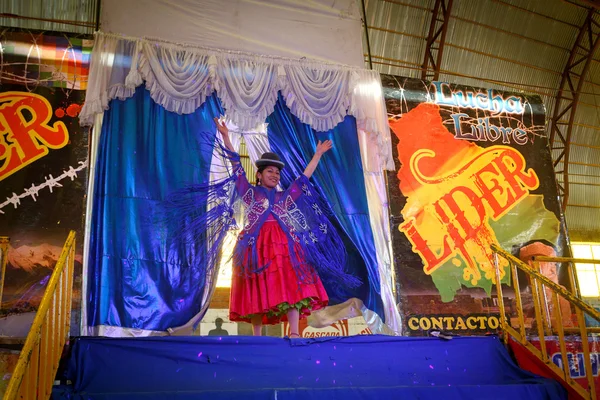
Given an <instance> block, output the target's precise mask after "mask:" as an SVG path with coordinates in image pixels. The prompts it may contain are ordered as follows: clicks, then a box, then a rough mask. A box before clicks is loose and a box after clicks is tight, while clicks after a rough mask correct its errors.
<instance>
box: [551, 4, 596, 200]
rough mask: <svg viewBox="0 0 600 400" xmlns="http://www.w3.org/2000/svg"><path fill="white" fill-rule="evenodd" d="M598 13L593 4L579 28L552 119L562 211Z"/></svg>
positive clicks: (562, 78)
mask: <svg viewBox="0 0 600 400" xmlns="http://www.w3.org/2000/svg"><path fill="white" fill-rule="evenodd" d="M595 14H596V10H595V9H594V8H590V9H589V10H588V14H587V17H586V18H585V21H584V22H583V24H582V25H581V27H580V28H579V33H578V35H577V39H576V40H575V43H574V44H573V47H572V48H571V52H570V55H569V59H568V61H567V63H566V65H565V67H564V69H563V73H562V77H561V82H560V86H559V90H558V93H557V94H556V101H555V103H554V112H553V114H552V118H551V119H550V148H551V149H552V150H555V151H553V156H554V166H555V170H556V174H557V175H560V174H562V182H563V184H562V185H559V193H558V194H559V196H560V197H561V200H562V209H563V211H564V210H565V209H566V207H567V204H568V202H569V153H570V146H571V134H572V132H573V125H574V123H575V114H576V113H577V105H578V103H579V97H580V95H581V91H582V88H583V85H584V83H585V79H586V76H587V74H588V71H589V68H590V64H591V61H592V59H593V56H594V53H595V52H596V50H597V49H598V47H599V46H600V27H599V26H598V25H597V24H596V23H595V21H594V20H593V18H594V15H595ZM565 120H566V121H568V123H567V124H565V123H564V121H565ZM560 163H563V166H562V170H560V171H558V170H557V168H556V167H557V166H558V164H560Z"/></svg>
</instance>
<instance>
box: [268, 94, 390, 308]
mask: <svg viewBox="0 0 600 400" xmlns="http://www.w3.org/2000/svg"><path fill="white" fill-rule="evenodd" d="M267 122H268V124H269V125H268V134H269V143H270V146H271V150H272V151H274V152H276V153H277V154H279V155H280V156H281V158H282V159H283V161H284V162H285V163H286V168H285V169H284V170H283V171H282V177H281V181H282V185H283V186H284V187H286V186H287V185H289V184H290V183H291V182H292V180H293V179H295V178H296V177H297V176H299V175H300V174H302V172H303V171H304V168H305V167H306V165H307V164H308V162H309V161H310V160H311V158H312V156H313V155H314V153H315V149H316V147H317V142H318V141H319V140H327V139H331V140H332V141H333V149H331V150H330V151H329V152H327V153H326V154H325V155H324V156H323V158H321V162H320V164H319V166H318V167H317V170H316V171H315V173H314V174H313V177H312V181H313V182H314V183H315V184H316V185H317V187H318V188H319V189H320V191H321V194H322V195H323V196H324V198H325V199H327V201H328V202H329V203H330V204H331V206H332V209H333V212H334V213H335V216H336V219H337V221H333V222H334V224H335V225H337V228H338V231H339V232H340V234H341V236H342V238H343V239H344V242H345V244H346V249H347V251H348V256H349V257H348V265H347V268H348V271H349V272H351V273H352V274H354V275H355V276H358V277H359V278H360V279H361V280H362V281H363V285H362V286H361V287H359V288H357V289H354V290H351V291H348V290H347V294H346V296H347V297H346V298H340V299H336V298H332V299H331V304H335V303H338V302H341V301H344V300H346V299H347V298H348V297H357V298H359V299H361V300H362V301H363V302H364V303H365V305H366V306H367V307H368V308H369V309H370V310H372V311H375V312H376V313H377V314H378V315H379V316H380V317H381V318H382V319H383V320H385V319H384V314H383V304H382V301H381V294H380V281H379V273H378V266H377V258H376V255H375V242H374V239H373V231H372V230H371V225H370V223H369V209H368V205H367V192H366V189H365V183H364V180H363V168H362V161H361V158H360V148H359V145H358V135H357V130H356V120H355V119H354V117H351V116H347V117H346V118H345V119H344V121H342V122H341V123H340V124H338V125H337V126H336V127H335V128H334V129H332V130H330V131H328V132H315V131H314V130H313V129H312V128H311V127H310V126H308V125H307V124H304V123H302V122H301V121H300V120H299V119H298V118H297V117H296V116H295V115H293V114H292V113H291V112H290V110H289V108H288V107H287V106H286V105H285V102H284V101H283V98H282V97H281V95H280V96H279V99H278V101H277V104H276V106H275V111H274V112H273V113H272V114H271V115H270V116H269V117H268V118H267ZM340 228H341V229H340ZM326 289H327V291H328V293H332V291H331V290H329V288H327V287H326Z"/></svg>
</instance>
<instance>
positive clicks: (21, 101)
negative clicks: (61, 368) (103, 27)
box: [0, 32, 92, 337]
mask: <svg viewBox="0 0 600 400" xmlns="http://www.w3.org/2000/svg"><path fill="white" fill-rule="evenodd" d="M0 44H1V45H2V49H3V58H2V61H1V62H2V64H1V68H0V71H1V76H0V79H1V80H0V235H1V236H9V237H10V249H9V252H8V266H7V269H6V276H5V281H4V282H3V283H4V294H3V298H2V303H1V307H0V335H2V336H20V337H22V336H25V335H26V334H27V332H28V330H29V326H30V325H31V321H32V319H33V315H34V313H35V311H36V310H37V307H38V305H39V302H40V300H41V296H42V295H43V293H44V290H45V289H46V283H47V282H48V279H49V277H50V274H51V273H52V271H53V269H54V266H55V264H56V262H57V260H58V257H59V255H60V252H61V250H62V246H63V244H64V242H65V240H66V238H67V235H68V232H69V230H75V231H77V233H78V237H77V240H78V243H77V251H76V262H75V264H76V269H75V274H76V276H75V284H74V290H75V293H74V296H73V302H74V306H73V307H74V315H73V320H74V321H73V323H72V324H71V326H72V329H73V330H74V331H76V330H77V328H78V326H79V323H78V321H77V318H78V313H77V311H78V310H79V303H80V286H81V282H80V275H81V259H82V247H83V240H82V239H83V227H84V225H83V222H84V212H85V193H86V185H87V173H88V168H87V167H88V164H87V163H88V130H87V129H82V128H81V127H80V126H79V121H78V118H77V116H78V114H79V111H80V110H81V107H82V105H83V101H84V99H85V90H84V89H85V87H86V86H87V74H88V64H89V53H90V51H91V47H92V42H91V41H90V40H84V39H74V38H72V39H70V38H67V37H57V36H45V35H40V34H33V33H10V32H9V33H5V34H4V35H3V36H2V37H0ZM73 333H76V332H73Z"/></svg>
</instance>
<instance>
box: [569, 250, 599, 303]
mask: <svg viewBox="0 0 600 400" xmlns="http://www.w3.org/2000/svg"><path fill="white" fill-rule="evenodd" d="M571 250H572V252H573V257H574V258H586V259H592V260H600V243H571ZM575 270H576V271H577V280H578V281H579V289H580V290H581V296H582V297H597V298H600V264H575Z"/></svg>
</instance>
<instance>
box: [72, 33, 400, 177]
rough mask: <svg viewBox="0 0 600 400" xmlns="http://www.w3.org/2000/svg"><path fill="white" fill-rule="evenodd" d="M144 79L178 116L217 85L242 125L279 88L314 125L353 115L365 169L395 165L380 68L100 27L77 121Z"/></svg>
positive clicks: (256, 118) (326, 126) (259, 115)
mask: <svg viewBox="0 0 600 400" xmlns="http://www.w3.org/2000/svg"><path fill="white" fill-rule="evenodd" d="M144 82H145V85H146V88H147V89H148V91H149V92H150V96H151V98H152V99H153V100H154V101H155V102H156V103H158V104H160V105H161V106H163V107H164V108H165V109H166V110H168V111H172V112H175V113H177V114H191V113H193V112H194V111H195V110H196V109H198V108H199V107H200V106H201V105H202V104H203V103H204V102H205V100H206V98H207V96H209V95H210V94H211V93H212V92H213V91H216V92H217V96H218V97H219V98H220V99H221V102H222V104H223V106H224V108H225V109H226V112H227V117H228V118H229V119H230V120H231V121H232V122H233V123H234V124H235V125H237V126H238V127H239V128H240V130H242V131H249V130H252V129H255V128H256V127H257V126H259V125H260V124H262V123H264V122H265V119H266V118H267V116H268V115H270V114H271V113H272V112H273V110H274V109H275V103H276V102H277V96H278V92H281V94H282V96H283V98H284V101H285V102H286V105H287V106H288V107H289V109H290V110H291V112H292V113H293V114H294V115H295V116H297V117H298V118H299V119H300V121H302V122H304V123H306V124H308V125H310V126H311V127H312V128H314V129H315V130H316V131H320V132H323V131H328V130H331V129H333V128H334V127H335V126H336V125H337V124H338V123H340V122H341V121H342V120H343V119H344V117H345V116H346V115H352V116H354V117H355V118H356V123H357V126H358V129H359V130H362V131H364V132H366V133H367V134H368V135H369V136H370V140H369V141H370V142H371V143H372V144H374V146H369V148H368V150H367V151H368V153H370V154H368V155H367V157H366V160H364V161H366V162H365V165H364V168H365V169H366V170H367V171H371V172H376V171H380V170H381V169H382V168H383V169H388V170H393V169H394V162H393V159H392V151H391V140H390V131H389V127H388V123H387V115H386V112H385V103H384V99H383V95H382V91H381V80H380V77H379V73H377V72H375V71H370V70H364V69H359V68H356V67H350V66H345V65H340V64H328V63H322V62H314V61H310V60H294V59H288V58H282V57H270V56H262V55H252V54H246V53H241V52H232V51H219V50H213V49H208V48H201V47H195V46H187V45H183V44H176V43H167V42H164V41H160V40H156V39H142V38H130V37H124V36H120V35H114V34H109V33H103V32H98V33H96V41H95V46H94V49H93V51H92V64H91V67H90V82H89V83H88V90H87V94H86V101H85V105H84V107H83V109H82V112H81V115H80V123H81V124H82V125H92V123H93V121H94V117H95V115H96V114H101V113H103V112H104V111H105V110H107V109H108V107H109V106H108V105H109V101H110V100H112V99H115V98H118V99H121V100H124V99H127V98H129V97H132V96H133V94H134V92H135V88H136V87H138V86H140V85H142V83H144Z"/></svg>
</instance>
